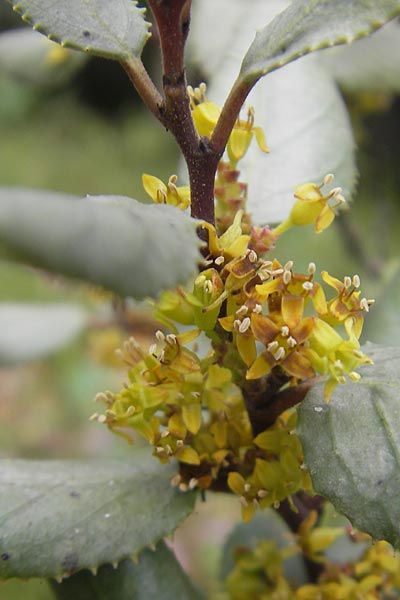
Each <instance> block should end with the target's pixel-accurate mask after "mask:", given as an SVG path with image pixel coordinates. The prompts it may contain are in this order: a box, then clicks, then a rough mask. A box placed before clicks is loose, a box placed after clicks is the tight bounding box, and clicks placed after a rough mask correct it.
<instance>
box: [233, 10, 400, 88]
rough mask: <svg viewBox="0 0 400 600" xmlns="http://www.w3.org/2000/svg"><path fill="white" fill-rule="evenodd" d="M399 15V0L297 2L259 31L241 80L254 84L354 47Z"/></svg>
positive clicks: (244, 62) (246, 57) (249, 50)
mask: <svg viewBox="0 0 400 600" xmlns="http://www.w3.org/2000/svg"><path fill="white" fill-rule="evenodd" d="M399 14H400V2H399V0H380V1H379V2H371V0H351V1H349V0H294V1H293V2H292V3H291V4H290V6H289V7H288V8H287V9H285V10H284V11H283V12H282V13H280V14H279V15H277V16H276V17H275V18H274V19H273V20H272V21H271V22H270V23H269V24H268V25H267V26H266V27H264V28H263V29H261V30H260V31H258V33H257V34H256V37H255V40H254V42H253V43H252V44H251V46H250V48H249V49H248V51H247V53H246V56H245V57H244V59H243V63H242V67H241V70H240V75H239V80H241V81H246V82H248V83H251V82H254V81H256V80H257V79H259V78H260V77H262V76H263V75H266V74H267V73H269V72H270V71H273V70H275V69H278V68H280V67H283V66H284V65H286V64H287V63H288V62H291V61H292V60H295V59H296V58H299V57H300V56H303V55H304V54H308V53H310V52H313V51H314V50H319V49H321V48H327V47H329V46H334V45H338V44H348V43H351V42H352V41H353V40H355V39H357V38H359V37H363V36H366V35H368V34H370V33H372V32H373V31H374V30H376V29H378V28H379V27H381V26H382V25H384V24H385V23H387V22H388V21H390V20H391V19H393V18H394V17H396V16H397V15H399Z"/></svg>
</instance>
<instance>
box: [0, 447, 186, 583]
mask: <svg viewBox="0 0 400 600" xmlns="http://www.w3.org/2000/svg"><path fill="white" fill-rule="evenodd" d="M173 472H174V467H173V466H171V467H169V466H166V465H161V464H160V463H159V462H158V460H157V459H155V458H154V457H153V456H151V455H150V454H149V452H148V451H147V449H146V450H140V449H136V450H135V451H133V452H132V456H131V460H130V462H129V463H128V462H119V461H102V462H100V461H59V460H57V461H24V460H3V461H1V462H0V487H1V495H0V578H3V579H7V578H9V577H62V576H68V575H71V574H73V573H75V572H77V571H79V570H80V569H87V568H90V569H92V568H96V567H98V566H100V565H103V564H106V563H112V562H115V561H120V560H122V559H124V558H128V557H132V555H133V556H135V555H137V554H138V553H139V552H141V551H142V550H143V549H144V548H145V547H146V546H149V545H153V544H156V543H157V542H158V541H159V540H160V539H161V538H162V537H164V536H166V535H169V534H171V533H172V532H173V531H174V530H175V529H176V527H177V526H178V525H179V524H180V523H181V522H182V521H183V520H184V519H185V518H186V517H187V516H188V514H189V513H190V512H191V511H192V509H193V504H194V500H195V495H194V494H191V493H190V494H187V493H186V494H185V493H182V492H179V491H177V490H176V489H175V488H173V487H172V486H171V484H170V477H171V475H172V474H173Z"/></svg>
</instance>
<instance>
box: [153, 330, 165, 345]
mask: <svg viewBox="0 0 400 600" xmlns="http://www.w3.org/2000/svg"><path fill="white" fill-rule="evenodd" d="M155 336H156V338H157V340H158V341H159V342H161V343H163V342H165V335H164V334H163V332H162V331H160V330H159V329H158V330H157V331H156V333H155Z"/></svg>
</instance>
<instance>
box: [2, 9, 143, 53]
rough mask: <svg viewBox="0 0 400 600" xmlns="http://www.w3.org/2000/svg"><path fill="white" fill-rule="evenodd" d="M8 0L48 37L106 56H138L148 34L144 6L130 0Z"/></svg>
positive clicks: (24, 18) (63, 43) (76, 48)
mask: <svg viewBox="0 0 400 600" xmlns="http://www.w3.org/2000/svg"><path fill="white" fill-rule="evenodd" d="M8 1H9V2H10V3H11V4H12V5H13V7H14V10H16V11H17V12H18V13H20V14H21V15H22V18H23V20H24V21H26V22H27V23H29V24H30V25H32V26H33V28H34V29H36V30H37V31H40V33H43V34H44V35H47V37H48V38H50V39H51V40H53V41H55V42H58V43H59V44H61V45H62V46H66V47H69V48H73V49H75V50H82V51H85V52H89V53H90V54H98V55H99V56H104V57H105V58H111V59H114V60H127V59H135V58H138V57H140V55H141V53H142V50H143V47H144V45H145V43H146V41H147V39H148V37H149V33H148V23H147V22H146V21H145V19H144V15H143V9H141V8H138V7H137V3H136V2H134V1H132V0H113V2H109V0H84V1H82V0H68V2H65V1H64V0H56V1H54V0H45V1H43V0H8Z"/></svg>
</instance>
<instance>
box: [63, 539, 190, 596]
mask: <svg viewBox="0 0 400 600" xmlns="http://www.w3.org/2000/svg"><path fill="white" fill-rule="evenodd" d="M52 588H53V591H54V592H55V596H56V598H57V600H71V598H74V600H151V599H153V598H154V599H156V598H160V600H161V599H162V600H200V598H201V597H202V596H201V595H200V594H199V593H198V591H197V590H196V589H195V588H194V587H193V585H192V583H191V582H190V580H189V578H188V576H187V575H186V573H185V572H184V571H183V569H182V567H181V566H180V564H179V563H178V561H177V560H176V558H175V556H174V554H173V552H172V551H171V550H170V549H169V548H168V547H167V546H166V545H165V544H164V542H160V543H159V544H158V546H157V548H156V550H155V551H154V552H153V551H151V550H144V551H143V552H142V554H141V555H140V559H139V562H138V563H137V564H134V563H133V562H132V561H130V560H125V561H123V562H122V563H121V564H120V565H118V568H117V569H114V568H113V567H112V566H111V565H104V566H103V567H100V569H99V571H98V573H97V575H96V576H94V575H93V574H92V573H90V572H89V571H81V572H79V573H77V574H76V575H72V577H69V578H68V579H65V580H64V581H63V582H62V583H52Z"/></svg>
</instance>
